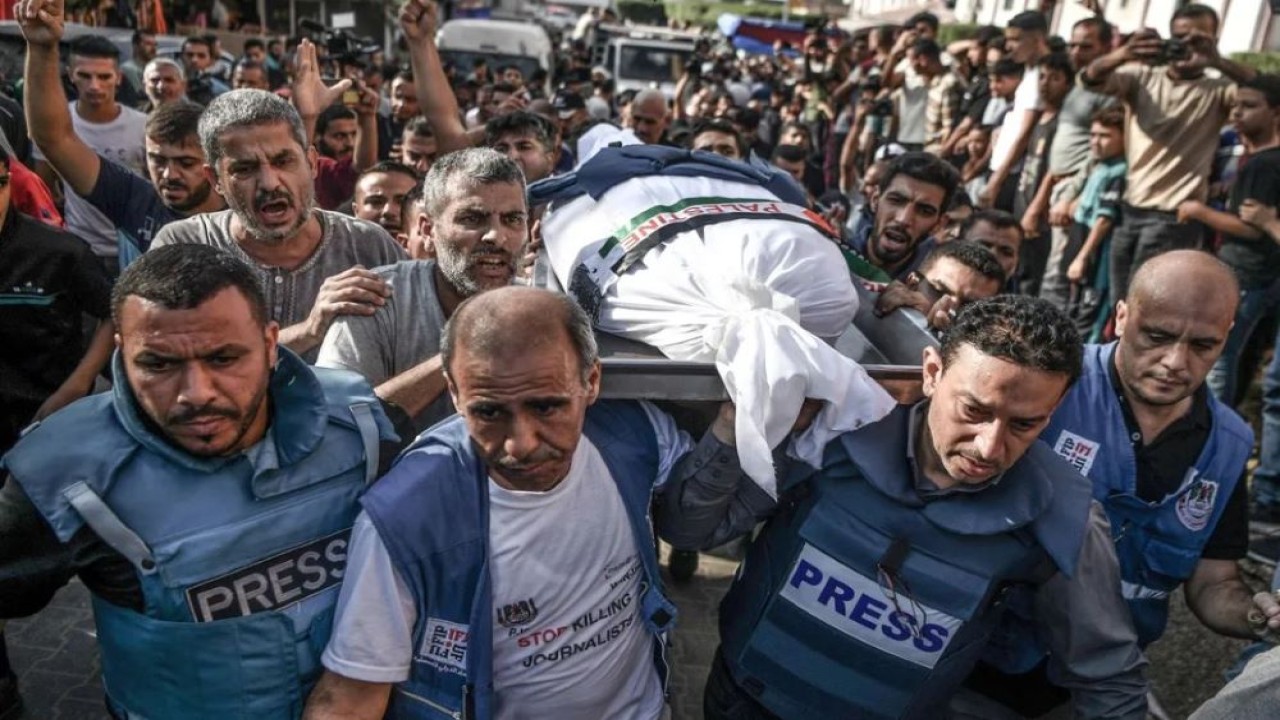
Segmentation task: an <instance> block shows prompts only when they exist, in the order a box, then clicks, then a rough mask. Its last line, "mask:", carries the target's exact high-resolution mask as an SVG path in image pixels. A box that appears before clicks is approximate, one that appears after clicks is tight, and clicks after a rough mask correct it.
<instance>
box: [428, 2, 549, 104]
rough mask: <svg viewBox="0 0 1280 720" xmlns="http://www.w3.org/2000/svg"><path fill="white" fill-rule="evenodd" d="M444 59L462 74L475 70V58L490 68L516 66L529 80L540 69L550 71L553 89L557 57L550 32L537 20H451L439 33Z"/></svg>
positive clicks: (437, 44) (494, 70)
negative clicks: (485, 62) (481, 60)
mask: <svg viewBox="0 0 1280 720" xmlns="http://www.w3.org/2000/svg"><path fill="white" fill-rule="evenodd" d="M436 47H437V48H439V50H440V58H441V59H442V60H443V61H444V62H445V63H447V64H451V65H453V66H454V67H455V68H457V72H458V75H460V76H463V77H465V76H466V75H468V74H470V73H471V68H472V67H473V66H474V64H475V61H476V60H478V59H480V58H483V59H485V60H486V61H487V62H488V65H489V71H490V72H491V73H493V72H496V71H497V69H498V68H500V67H502V66H503V65H515V66H516V67H518V68H520V71H521V72H522V73H524V77H525V79H526V80H528V79H529V78H530V77H531V76H532V75H533V73H534V71H535V70H538V69H539V68H541V69H543V70H546V71H547V79H548V88H547V90H548V91H550V80H551V74H552V73H553V72H554V67H555V57H554V55H553V54H552V47H551V38H549V37H547V31H546V30H543V29H542V27H541V26H540V25H537V24H535V23H522V22H513V21H509V20H473V19H460V20H450V21H449V22H447V23H445V24H444V25H442V26H440V32H439V33H438V34H437V35H436Z"/></svg>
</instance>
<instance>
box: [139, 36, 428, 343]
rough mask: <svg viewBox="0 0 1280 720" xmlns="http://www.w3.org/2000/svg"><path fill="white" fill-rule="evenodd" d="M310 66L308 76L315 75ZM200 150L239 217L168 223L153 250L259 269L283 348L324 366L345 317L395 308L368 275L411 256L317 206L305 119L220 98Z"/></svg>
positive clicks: (240, 93)
mask: <svg viewBox="0 0 1280 720" xmlns="http://www.w3.org/2000/svg"><path fill="white" fill-rule="evenodd" d="M299 57H300V58H304V57H305V56H304V55H303V54H302V53H300V54H299ZM311 60H314V55H312V57H311ZM306 64H307V62H306V60H303V61H302V62H300V69H299V72H310V70H303V69H302V66H304V65H306ZM317 82H318V74H317ZM341 89H342V84H339V85H336V86H334V88H332V89H331V90H335V91H339V92H340V91H341ZM200 143H201V144H202V145H203V146H204V151H205V156H206V158H207V160H206V163H207V164H206V165H205V172H206V174H207V175H208V177H209V179H210V180H211V181H213V183H214V189H215V190H217V192H218V194H219V195H221V196H222V197H223V199H224V200H226V201H227V205H228V206H229V208H230V209H228V210H224V211H222V212H216V213H208V214H205V215H197V216H195V217H192V218H189V219H187V220H182V221H179V222H176V223H171V224H169V225H166V226H165V227H164V229H162V230H161V231H160V234H159V235H158V236H157V237H156V239H155V242H154V243H152V247H162V246H165V245H171V244H178V243H199V244H205V245H213V246H215V247H220V248H223V249H226V250H228V251H230V252H232V253H233V254H235V255H237V256H238V257H241V258H243V259H245V260H248V261H250V262H252V263H253V265H254V267H255V269H256V270H257V271H258V275H259V277H260V278H261V279H262V283H263V287H264V288H265V291H266V293H267V313H268V315H269V316H270V317H271V319H272V320H273V321H275V322H277V323H280V325H281V330H280V343H281V344H282V345H284V346H285V347H288V348H289V349H290V350H293V351H294V352H296V353H298V354H300V355H302V357H303V358H304V359H305V360H307V361H309V362H311V361H314V360H315V356H316V354H317V353H318V352H319V349H320V343H321V341H323V340H324V335H325V333H326V332H327V331H328V330H329V325H330V324H331V323H332V322H333V320H334V319H335V318H337V317H341V316H343V315H372V314H373V313H374V311H375V310H376V309H377V308H378V307H379V306H381V305H383V304H385V303H386V301H387V298H389V297H390V295H391V289H390V287H388V286H387V284H386V283H385V282H384V281H383V280H382V279H381V278H380V277H378V275H377V274H375V273H374V272H373V271H371V270H368V269H367V268H370V267H378V266H381V265H387V264H389V263H392V262H395V261H397V260H400V259H401V258H403V257H404V251H403V250H402V249H401V248H400V246H399V245H397V244H396V242H395V241H394V240H392V239H391V236H390V235H388V234H387V231H385V230H383V229H382V228H381V227H379V226H377V225H375V224H373V223H370V222H367V221H364V220H359V219H356V218H353V217H350V216H347V215H341V214H339V213H335V212H330V211H328V210H321V209H318V208H317V207H316V201H315V187H314V181H315V163H316V151H315V148H314V147H312V146H311V145H310V144H309V143H308V142H307V135H306V131H305V129H304V127H303V123H302V119H301V118H300V117H299V115H298V113H297V111H295V110H294V109H293V107H292V106H291V105H289V103H287V102H286V101H285V100H283V99H281V98H280V97H279V96H277V95H274V94H272V93H269V92H266V91H265V90H232V91H231V92H228V93H224V94H222V95H220V96H218V97H217V98H215V99H214V101H213V102H212V103H210V104H209V107H207V108H205V111H204V116H203V117H201V118H200Z"/></svg>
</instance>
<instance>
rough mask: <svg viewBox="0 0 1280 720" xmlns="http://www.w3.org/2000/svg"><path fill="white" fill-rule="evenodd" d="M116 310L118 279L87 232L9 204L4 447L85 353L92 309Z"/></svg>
mask: <svg viewBox="0 0 1280 720" xmlns="http://www.w3.org/2000/svg"><path fill="white" fill-rule="evenodd" d="M86 314H87V315H90V316H92V317H96V318H100V319H102V318H107V317H109V316H110V315H111V278H109V277H108V276H107V271H106V269H105V268H104V267H103V265H102V261H101V260H99V259H98V258H97V256H95V255H94V254H93V251H92V250H90V249H89V245H88V244H87V243H85V242H84V241H83V240H81V239H80V238H78V237H76V236H75V235H72V234H70V233H68V232H65V231H62V230H59V229H57V228H55V227H52V226H49V225H46V224H44V223H42V222H40V221H38V220H35V219H32V218H30V217H27V216H26V215H23V214H21V213H19V212H18V211H16V210H13V209H10V210H9V214H8V216H7V217H6V219H5V222H4V225H3V226H2V227H0V448H4V447H7V446H8V445H9V444H11V443H12V442H13V441H14V440H15V439H16V435H17V431H18V430H20V429H22V428H23V427H25V426H26V425H27V424H28V423H29V422H30V421H31V416H32V415H34V414H35V411H36V409H37V408H39V407H40V405H41V403H43V402H44V401H45V400H46V399H47V398H48V397H49V396H50V395H51V394H53V392H54V391H55V390H57V389H58V388H59V387H60V386H61V385H62V383H63V382H64V381H65V380H66V379H67V377H68V376H70V375H71V372H72V371H73V370H75V368H76V365H78V364H79V363H80V358H81V357H82V356H83V354H84V328H83V318H84V316H85V315H86Z"/></svg>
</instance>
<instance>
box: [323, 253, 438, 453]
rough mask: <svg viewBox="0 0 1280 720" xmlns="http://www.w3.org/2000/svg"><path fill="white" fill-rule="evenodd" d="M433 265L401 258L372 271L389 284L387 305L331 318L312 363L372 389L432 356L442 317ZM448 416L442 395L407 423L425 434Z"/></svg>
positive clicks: (427, 262)
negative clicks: (353, 376)
mask: <svg viewBox="0 0 1280 720" xmlns="http://www.w3.org/2000/svg"><path fill="white" fill-rule="evenodd" d="M435 267H436V264H435V261H434V260H405V261H403V262H398V263H396V264H394V265H389V266H387V267H380V268H375V270H374V272H376V273H378V274H379V275H381V276H382V278H383V279H384V280H386V281H387V284H388V285H390V286H391V297H390V298H389V299H388V300H387V304H386V305H383V306H382V307H380V308H378V310H377V312H375V313H374V314H373V315H368V316H365V315H347V316H344V317H340V318H338V319H337V320H335V321H334V322H333V325H331V326H329V332H328V334H326V335H325V336H324V343H323V344H321V346H320V357H319V358H317V359H316V365H318V366H319V367H327V368H337V369H339V370H350V371H352V372H357V373H360V374H361V375H363V376H365V378H367V379H368V380H369V383H370V384H372V385H374V386H377V385H380V384H382V383H384V382H386V381H387V380H390V379H391V378H393V377H395V376H397V375H400V374H401V373H404V372H406V371H408V370H409V369H411V368H413V367H414V366H415V365H418V364H419V363H422V362H423V361H425V360H428V359H430V358H432V357H434V356H436V355H438V354H439V353H440V341H441V339H442V338H443V335H444V322H445V318H444V310H443V309H441V307H440V299H439V298H438V297H437V296H436V283H435ZM453 412H454V409H453V403H452V402H451V401H450V400H449V393H447V392H445V393H442V394H441V395H440V397H439V398H437V399H436V400H435V401H434V402H432V403H431V404H430V405H428V406H427V409H426V410H423V411H422V413H420V414H419V415H418V416H417V417H415V418H413V425H414V427H415V428H417V429H418V430H425V429H426V428H428V427H430V426H431V425H434V424H435V423H437V422H439V421H440V420H443V419H444V418H446V417H448V416H450V415H452V414H453Z"/></svg>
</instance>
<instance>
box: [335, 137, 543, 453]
mask: <svg viewBox="0 0 1280 720" xmlns="http://www.w3.org/2000/svg"><path fill="white" fill-rule="evenodd" d="M422 197H423V212H422V213H420V214H418V216H417V224H418V231H419V232H420V233H421V235H422V236H423V238H424V239H425V242H426V243H428V244H429V245H430V246H431V247H432V248H433V250H434V252H435V259H434V260H406V261H403V262H398V263H396V264H394V265H391V266H388V267H381V268H375V269H374V274H375V276H376V277H378V278H380V279H381V280H382V281H384V282H385V283H386V284H387V286H388V287H389V288H391V290H392V294H391V296H390V298H389V299H388V300H387V301H386V303H384V304H383V305H382V306H380V307H379V308H377V310H376V311H375V312H373V313H372V314H370V315H351V316H348V317H344V318H340V319H338V320H337V321H336V322H334V323H333V326H332V327H331V328H330V329H329V333H328V335H326V336H325V339H324V344H323V345H322V346H321V348H320V356H319V359H318V360H317V361H316V364H317V365H320V366H321V367H334V368H342V369H346V370H353V371H355V372H358V373H360V374H361V375H364V376H365V377H366V378H368V380H369V382H371V383H373V385H374V388H375V389H376V391H377V393H378V396H379V397H381V398H383V399H386V400H389V401H391V402H394V403H395V404H396V405H398V406H400V407H401V408H403V409H404V410H405V412H407V413H408V414H409V416H410V417H412V418H413V421H414V425H415V426H416V427H418V428H420V429H425V428H427V427H430V426H431V425H433V424H435V422H436V421H438V420H441V419H443V418H444V417H447V416H448V415H451V414H453V405H452V404H451V403H450V402H449V396H448V394H447V393H445V389H446V388H445V380H444V374H443V366H442V364H441V359H440V343H441V337H442V335H441V334H442V333H443V331H444V326H445V321H447V320H448V319H449V317H450V316H452V315H453V312H454V310H456V309H457V308H458V306H459V305H460V304H461V303H462V301H464V300H466V299H467V298H469V297H472V296H473V295H477V294H479V293H481V292H484V291H486V290H492V289H494V288H498V287H502V286H504V285H509V284H510V283H511V280H512V278H514V277H515V270H516V259H517V258H518V257H519V254H520V249H521V248H522V247H523V246H524V244H525V242H526V240H527V239H528V235H529V230H528V223H529V218H528V208H527V205H526V202H525V183H524V175H523V174H522V173H521V172H520V167H519V166H518V165H517V164H516V163H515V162H514V161H513V160H511V159H510V158H508V157H506V156H505V155H502V154H500V153H498V152H496V151H494V150H490V149H488V148H471V149H468V150H459V151H457V152H454V153H450V154H448V155H445V156H444V157H442V158H440V159H439V160H437V161H436V162H435V164H434V165H432V166H431V170H430V171H429V172H428V173H427V177H426V179H425V180H424V181H423V188H422Z"/></svg>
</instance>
